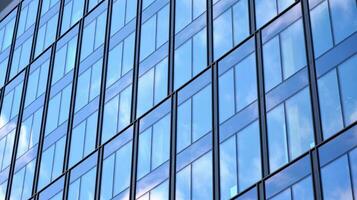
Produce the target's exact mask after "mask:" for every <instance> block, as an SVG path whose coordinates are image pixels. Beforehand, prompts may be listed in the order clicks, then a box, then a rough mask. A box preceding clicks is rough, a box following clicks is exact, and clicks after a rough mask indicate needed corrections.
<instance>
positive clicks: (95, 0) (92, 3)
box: [88, 0, 102, 11]
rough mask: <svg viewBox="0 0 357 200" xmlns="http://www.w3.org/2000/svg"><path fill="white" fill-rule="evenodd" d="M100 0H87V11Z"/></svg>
mask: <svg viewBox="0 0 357 200" xmlns="http://www.w3.org/2000/svg"><path fill="white" fill-rule="evenodd" d="M101 1H102V0H89V3H88V11H90V10H92V9H93V8H94V7H95V6H96V5H97V4H99V2H101Z"/></svg>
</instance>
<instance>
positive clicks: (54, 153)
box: [38, 137, 66, 190]
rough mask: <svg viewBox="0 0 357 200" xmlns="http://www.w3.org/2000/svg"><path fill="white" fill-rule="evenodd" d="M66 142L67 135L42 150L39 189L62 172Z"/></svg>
mask: <svg viewBox="0 0 357 200" xmlns="http://www.w3.org/2000/svg"><path fill="white" fill-rule="evenodd" d="M65 143H66V140H65V137H62V138H61V139H59V140H58V141H56V142H55V143H54V144H53V145H52V146H50V147H49V148H47V149H44V150H43V151H42V158H41V165H40V176H39V177H40V178H39V182H38V189H39V190H40V189H41V188H43V187H44V186H46V185H47V184H48V183H49V182H50V181H52V180H54V179H56V178H57V177H58V176H59V175H60V174H62V166H63V159H64V148H65Z"/></svg>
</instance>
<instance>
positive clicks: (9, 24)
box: [0, 9, 17, 54]
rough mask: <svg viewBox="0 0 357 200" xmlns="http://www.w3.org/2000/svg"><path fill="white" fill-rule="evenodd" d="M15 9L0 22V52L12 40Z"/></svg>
mask: <svg viewBox="0 0 357 200" xmlns="http://www.w3.org/2000/svg"><path fill="white" fill-rule="evenodd" d="M16 13H17V9H14V10H13V11H12V12H11V13H10V14H9V15H8V16H7V17H6V18H4V19H3V20H2V21H1V22H0V54H1V53H2V52H3V51H4V50H6V49H7V48H8V47H9V46H10V45H11V42H12V38H13V35H14V34H13V33H14V27H15V20H16Z"/></svg>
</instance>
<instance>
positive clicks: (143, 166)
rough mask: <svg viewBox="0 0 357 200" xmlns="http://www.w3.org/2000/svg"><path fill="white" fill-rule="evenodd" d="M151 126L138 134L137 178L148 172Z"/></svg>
mask: <svg viewBox="0 0 357 200" xmlns="http://www.w3.org/2000/svg"><path fill="white" fill-rule="evenodd" d="M151 137H152V128H149V129H147V130H146V131H145V132H143V133H141V134H140V138H139V151H138V155H139V156H138V178H137V179H140V178H142V177H143V176H144V175H146V174H147V173H149V172H150V165H151V164H150V160H151V141H152V139H151Z"/></svg>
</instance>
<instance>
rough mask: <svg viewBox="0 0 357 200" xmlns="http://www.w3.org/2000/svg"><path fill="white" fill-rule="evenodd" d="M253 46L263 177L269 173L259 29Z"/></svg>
mask: <svg viewBox="0 0 357 200" xmlns="http://www.w3.org/2000/svg"><path fill="white" fill-rule="evenodd" d="M255 48H256V63H257V80H258V103H259V127H260V145H261V156H262V169H263V171H262V172H263V173H262V174H263V176H262V177H265V176H267V175H268V174H269V153H268V135H267V124H266V106H265V87H264V69H263V50H262V36H261V31H260V30H259V31H258V32H257V33H256V34H255Z"/></svg>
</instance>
